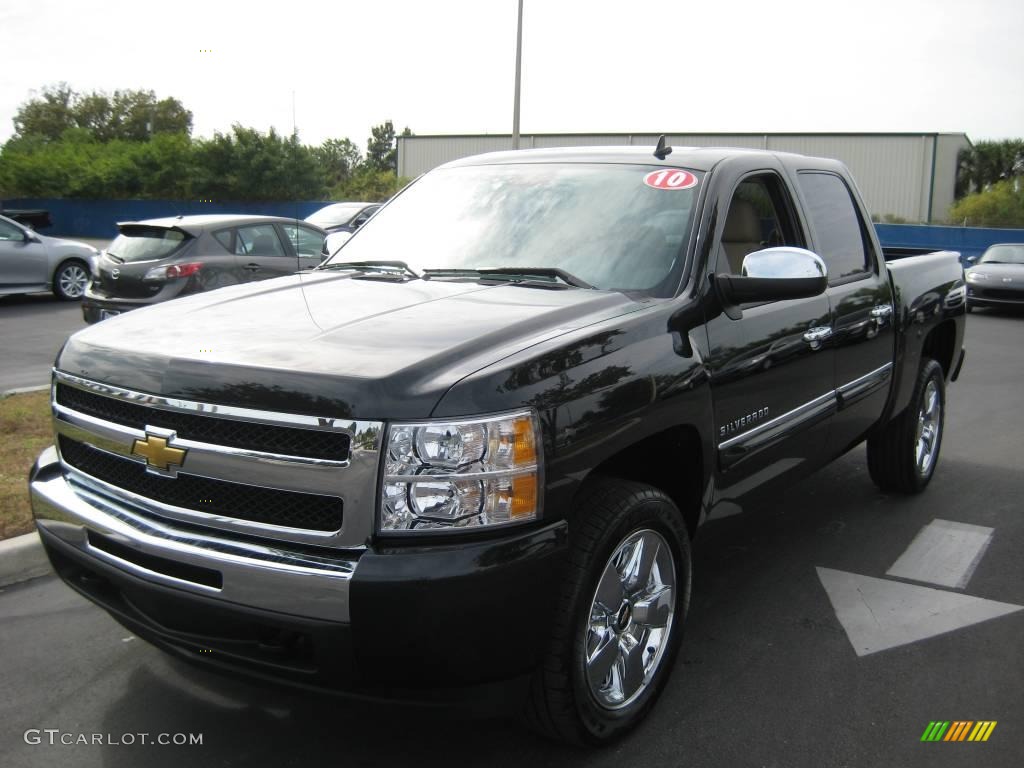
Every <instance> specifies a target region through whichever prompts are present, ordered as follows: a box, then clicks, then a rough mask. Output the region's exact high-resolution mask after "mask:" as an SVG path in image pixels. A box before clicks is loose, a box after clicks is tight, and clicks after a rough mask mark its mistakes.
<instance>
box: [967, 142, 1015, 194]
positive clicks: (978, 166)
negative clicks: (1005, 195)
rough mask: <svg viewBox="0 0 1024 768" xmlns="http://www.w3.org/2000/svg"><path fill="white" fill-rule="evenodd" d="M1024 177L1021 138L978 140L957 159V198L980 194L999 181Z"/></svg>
mask: <svg viewBox="0 0 1024 768" xmlns="http://www.w3.org/2000/svg"><path fill="white" fill-rule="evenodd" d="M1021 175H1024V139H1007V140H1005V141H979V142H978V143H977V144H975V145H974V146H973V147H968V148H966V149H962V150H960V154H959V155H958V157H957V178H956V196H957V197H958V198H960V197H963V196H964V195H968V194H970V193H972V192H982V191H984V190H985V189H986V188H987V187H989V186H991V185H992V184H995V183H996V182H998V181H1002V180H1005V179H1012V178H1015V177H1017V176H1021Z"/></svg>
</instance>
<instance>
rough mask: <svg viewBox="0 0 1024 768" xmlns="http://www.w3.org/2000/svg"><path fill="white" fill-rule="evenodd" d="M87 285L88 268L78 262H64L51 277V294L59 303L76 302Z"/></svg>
mask: <svg viewBox="0 0 1024 768" xmlns="http://www.w3.org/2000/svg"><path fill="white" fill-rule="evenodd" d="M88 284H89V268H88V267H87V266H86V265H85V264H83V263H82V262H80V261H65V262H64V263H63V264H61V265H60V266H59V267H58V268H57V271H56V272H55V273H54V275H53V292H54V294H56V296H57V298H58V299H60V300H61V301H78V300H79V299H81V298H82V296H83V295H84V294H85V287H86V286H87V285H88Z"/></svg>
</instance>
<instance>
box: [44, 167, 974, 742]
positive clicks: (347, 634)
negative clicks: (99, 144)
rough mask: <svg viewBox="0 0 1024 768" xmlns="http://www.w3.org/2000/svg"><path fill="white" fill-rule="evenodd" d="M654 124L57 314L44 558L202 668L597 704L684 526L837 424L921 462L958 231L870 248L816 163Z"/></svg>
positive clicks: (671, 645)
mask: <svg viewBox="0 0 1024 768" xmlns="http://www.w3.org/2000/svg"><path fill="white" fill-rule="evenodd" d="M667 149H668V148H663V147H659V149H658V150H656V151H655V152H653V153H652V152H651V150H650V149H648V148H641V147H628V148H627V147H621V148H620V147H614V148H613V147H601V148H591V149H587V148H581V149H558V150H528V151H524V152H509V153H500V154H494V155H486V156H482V157H471V158H466V159H463V160H458V161H455V162H452V163H449V164H447V165H445V166H442V167H440V168H437V169H435V170H433V171H430V172H429V173H426V174H424V175H423V176H422V177H420V178H419V180H417V181H415V182H414V183H413V184H412V185H410V186H409V187H408V188H407V189H406V190H405V191H404V192H403V193H402V194H401V195H400V196H398V197H396V198H395V199H393V200H392V201H391V202H389V203H388V204H387V205H385V206H384V207H383V208H381V210H380V212H379V213H378V214H377V215H376V216H374V217H373V219H372V220H371V221H370V222H369V223H368V224H366V225H365V226H364V227H363V228H362V229H361V230H360V231H359V233H358V234H357V235H356V236H355V237H353V238H352V239H351V240H350V241H349V242H348V243H347V244H346V245H345V246H344V247H343V248H342V249H341V251H340V252H339V253H338V255H337V256H336V257H333V258H331V259H329V260H328V261H326V262H325V263H324V264H323V265H321V267H319V268H318V269H316V270H314V271H313V272H312V273H311V274H308V275H305V274H304V275H293V276H290V277H283V278H280V279H278V280H273V281H268V282H265V283H261V284H259V285H251V286H242V287H240V288H238V289H237V290H235V291H233V294H232V299H233V301H230V302H225V301H221V300H219V299H218V297H217V296H215V295H213V296H201V295H200V296H194V297H191V298H190V299H188V300H187V301H182V302H172V303H170V304H167V305H164V306H160V307H154V308H152V309H150V310H148V311H146V312H145V313H138V314H137V315H136V316H134V317H132V316H128V317H124V318H119V319H118V320H115V321H114V322H112V323H108V324H100V325H99V326H94V327H91V328H86V329H84V330H82V331H79V332H78V333H76V334H74V335H73V336H71V338H70V339H69V340H68V342H67V344H66V345H65V346H64V348H63V350H62V351H61V352H60V354H59V356H58V358H57V360H56V363H55V373H54V388H53V393H54V394H53V398H54V400H53V413H54V424H55V432H56V447H54V448H49V449H47V450H46V451H45V452H44V453H43V454H42V455H41V456H40V458H39V460H38V461H37V463H36V465H35V467H34V468H33V469H32V472H31V476H30V487H31V494H32V499H33V502H32V503H33V509H34V511H35V516H36V521H37V524H38V528H39V532H40V534H41V538H42V541H43V544H44V546H45V547H46V550H47V552H48V553H49V556H50V559H51V561H52V563H53V565H54V568H55V570H56V572H57V573H58V574H59V575H60V577H61V578H63V579H64V580H65V582H66V583H67V584H69V585H70V586H71V587H72V588H73V589H75V590H77V591H78V592H79V593H81V594H82V595H84V596H85V597H87V598H88V599H89V600H91V601H93V602H95V603H97V604H98V605H100V606H102V607H104V608H105V609H106V610H108V611H109V612H110V613H111V614H112V615H113V617H114V618H115V619H117V620H118V621H120V622H121V623H122V624H124V625H125V626H126V627H128V628H129V631H131V632H132V633H133V634H135V635H137V636H139V637H141V638H144V639H147V640H149V641H151V642H153V643H154V644H156V645H157V646H159V647H160V648H163V649H164V650H166V651H168V652H170V653H172V654H174V655H176V656H177V657H179V658H181V659H185V660H188V661H190V662H192V663H194V664H197V665H205V666H206V667H207V668H208V669H216V670H220V671H229V670H230V671H233V672H234V673H235V674H238V675H251V676H253V677H255V678H263V679H267V678H274V679H278V680H284V681H289V682H292V683H295V684H297V685H299V686H301V687H303V688H306V689H308V688H309V687H311V686H317V687H322V688H329V689H348V690H354V691H356V692H357V693H359V694H362V695H367V696H373V695H384V694H385V693H386V694H388V695H395V694H396V692H398V691H402V692H404V693H406V694H410V693H414V692H415V691H416V690H417V689H419V690H420V692H421V693H420V695H421V696H423V697H424V698H426V699H431V698H432V697H434V696H436V693H437V691H436V689H445V690H446V691H451V690H453V689H457V688H459V687H462V686H466V687H472V686H479V685H481V684H488V685H489V686H491V690H492V691H493V690H494V686H497V685H498V684H499V683H502V682H508V681H517V682H519V681H525V682H528V683H529V695H528V696H527V695H523V696H522V698H521V699H519V698H517V701H521V703H522V706H523V707H524V709H525V714H526V716H527V721H528V722H530V723H532V724H533V725H534V726H535V727H536V728H538V729H540V730H542V731H544V732H545V733H548V734H550V735H552V736H554V737H557V738H560V739H565V740H567V741H572V742H581V743H587V744H603V743H607V742H609V741H611V740H613V739H615V738H616V737H618V736H621V735H622V734H623V733H625V732H626V731H627V730H628V729H630V728H631V727H632V726H634V725H636V724H637V723H638V722H639V721H640V720H641V719H642V718H643V717H644V716H645V715H646V714H647V713H648V712H649V711H650V709H651V707H652V705H653V704H654V703H655V700H656V699H657V697H658V695H659V693H660V691H661V690H662V689H663V688H664V687H665V685H666V683H667V682H668V681H669V676H670V673H672V671H673V668H674V667H675V672H674V674H675V675H676V678H677V679H678V678H679V676H681V675H685V673H686V669H685V667H684V666H683V665H676V664H674V661H675V658H676V654H677V652H678V650H679V647H680V642H681V636H682V627H683V623H684V621H686V620H687V619H688V613H689V610H688V605H689V596H690V588H691V557H690V551H691V540H692V539H693V537H694V534H695V533H696V532H697V530H698V529H699V528H700V527H701V526H702V525H704V524H705V523H706V522H707V521H708V520H709V519H715V518H716V517H719V516H722V514H725V513H731V511H733V510H734V509H735V506H736V505H737V504H740V505H746V504H747V503H748V502H751V501H754V500H755V499H756V498H757V497H758V496H759V495H760V494H763V493H764V492H765V490H766V489H767V488H769V487H772V486H774V487H779V486H787V485H789V484H791V483H793V482H794V481H795V480H797V479H798V478H800V477H803V476H805V475H807V474H809V473H810V472H812V471H814V470H816V469H818V468H820V467H822V466H824V465H825V464H827V463H828V462H829V461H832V460H833V459H836V458H837V457H839V456H841V455H843V454H844V453H846V452H847V451H849V450H850V449H852V448H853V447H854V446H856V445H858V444H860V443H862V442H864V441H866V442H867V471H868V473H869V474H870V476H871V478H872V479H873V480H874V481H875V483H876V484H877V485H879V486H880V487H881V488H883V489H885V490H886V491H888V492H893V493H902V494H913V493H919V492H921V491H923V490H925V488H926V487H927V486H928V484H929V482H930V481H931V479H932V477H933V476H934V474H935V471H936V467H937V466H938V461H939V451H940V446H941V443H942V437H943V432H944V415H945V411H946V398H945V392H946V385H947V383H948V382H950V381H955V380H956V378H957V376H958V374H959V372H960V368H961V365H962V364H963V360H964V353H963V336H964V326H965V313H964V304H965V301H964V297H965V294H966V290H965V285H964V279H963V269H962V267H961V265H960V262H959V257H958V254H956V253H951V252H939V253H932V254H929V255H925V256H916V257H908V258H904V259H901V260H899V261H897V262H894V263H892V264H887V262H886V259H885V257H884V255H883V253H882V250H881V248H880V247H879V244H878V240H877V237H876V235H875V231H874V228H873V227H872V226H871V219H870V216H869V214H868V211H867V209H866V208H865V207H864V205H863V202H862V201H861V199H860V197H859V195H858V193H857V188H856V186H855V184H854V182H853V179H852V178H851V176H850V173H849V171H848V170H847V169H846V167H845V166H844V165H842V164H841V163H839V162H837V161H834V160H826V159H820V158H812V157H802V156H798V155H787V154H783V153H777V152H760V151H748V150H738V149H689V148H687V149H679V150H677V151H676V152H674V153H672V154H669V151H666V150H667ZM668 212H671V213H668ZM428 228H429V237H428V236H425V233H427V232H428ZM780 342H781V343H780ZM210 349H213V350H214V351H215V352H219V353H220V354H222V355H223V356H224V359H222V360H218V359H217V358H211V357H210V356H209V355H208V354H207V352H208V351H209V350H210ZM776 352H778V354H777V355H775V353H776ZM772 355H775V356H774V358H773V357H771V356H772ZM768 359H772V364H771V365H766V364H765V362H766V361H767V360H768ZM748 363H753V364H748ZM723 371H725V372H726V374H727V375H724V376H723V375H721V374H722V372H723ZM835 492H836V493H841V492H842V489H840V488H837V489H835ZM880 535H884V530H883V531H882V533H881V534H880ZM705 607H706V606H705ZM795 620H796V617H788V618H780V621H795ZM74 632H75V627H74V626H68V627H66V628H65V629H64V634H65V635H66V636H67V642H68V643H69V644H73V643H74V642H75V639H74ZM725 677H726V678H728V675H726V676H725ZM681 682H685V681H681ZM510 691H519V692H520V693H523V694H525V692H526V689H525V686H524V687H523V688H516V687H515V686H511V687H510ZM719 692H720V694H721V695H723V696H729V695H732V692H731V691H730V690H729V686H728V685H723V686H719ZM675 698H677V699H678V697H675ZM705 704H706V706H705V709H707V710H708V711H714V710H715V707H716V705H715V704H714V703H713V702H707V703H705ZM694 705H695V706H696V707H698V708H700V707H701V706H702V703H701V702H695V703H694ZM669 719H671V718H669Z"/></svg>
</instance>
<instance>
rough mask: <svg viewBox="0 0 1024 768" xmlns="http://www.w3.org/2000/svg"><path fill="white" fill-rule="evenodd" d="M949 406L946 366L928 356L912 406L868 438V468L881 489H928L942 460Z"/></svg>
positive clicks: (916, 491) (920, 374)
mask: <svg viewBox="0 0 1024 768" xmlns="http://www.w3.org/2000/svg"><path fill="white" fill-rule="evenodd" d="M945 406H946V394H945V378H944V375H943V371H942V366H940V365H939V364H938V363H937V362H935V361H934V360H931V359H926V360H924V361H923V363H922V365H921V370H920V372H919V373H918V375H917V381H916V382H915V384H914V394H913V396H912V398H911V401H910V405H909V406H908V407H907V409H906V410H905V411H903V413H901V414H900V415H899V416H897V417H896V418H895V419H893V420H892V421H890V422H889V423H888V424H887V425H886V426H885V427H884V428H883V429H882V431H881V432H879V433H878V434H876V435H873V436H872V437H870V438H868V471H869V472H870V473H871V479H872V480H874V481H875V484H876V485H877V486H878V487H879V488H881V489H882V490H883V491H895V492H897V493H920V492H921V491H923V490H924V489H925V487H926V486H927V485H928V483H929V481H931V479H932V475H933V474H935V466H936V464H938V461H939V448H940V447H941V445H942V430H943V424H944V418H945Z"/></svg>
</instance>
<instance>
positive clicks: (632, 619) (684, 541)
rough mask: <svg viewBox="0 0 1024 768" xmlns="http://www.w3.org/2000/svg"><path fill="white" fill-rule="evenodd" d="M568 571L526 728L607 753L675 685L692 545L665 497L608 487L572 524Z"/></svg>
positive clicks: (622, 485)
mask: <svg viewBox="0 0 1024 768" xmlns="http://www.w3.org/2000/svg"><path fill="white" fill-rule="evenodd" d="M572 525H573V530H572V532H571V534H570V535H571V537H572V543H571V549H570V557H569V565H568V568H567V575H566V579H565V581H564V583H563V585H562V596H561V603H560V606H559V610H558V612H557V615H556V618H555V622H554V626H553V628H552V639H551V646H550V649H549V651H548V654H547V656H546V658H545V661H544V663H543V665H542V667H541V669H540V670H539V671H538V673H537V675H536V676H535V679H534V681H533V686H532V690H531V696H530V700H529V702H528V705H527V712H526V717H527V722H528V723H529V724H530V725H531V726H532V727H533V728H535V729H536V730H539V731H541V732H542V733H544V734H545V735H547V736H550V737H553V738H556V739H559V740H562V741H569V742H573V743H577V744H602V743H606V742H608V741H611V740H613V739H615V738H616V737H618V736H621V735H622V734H624V733H626V732H627V731H628V730H629V729H631V728H632V727H633V726H635V725H636V724H637V723H639V722H640V720H642V719H643V717H644V716H645V715H646V714H647V711H648V710H649V709H650V707H651V706H652V705H653V703H654V701H655V699H656V698H657V697H658V694H659V693H660V692H661V689H662V688H663V687H664V685H665V682H666V680H667V679H668V675H669V672H670V671H671V668H672V663H673V660H674V658H675V655H676V652H677V651H678V649H679V643H680V639H681V636H682V624H683V619H684V618H685V614H686V608H687V605H688V602H689V595H690V548H689V536H688V534H687V531H686V527H685V525H684V524H683V519H682V515H681V514H680V513H679V510H678V509H677V508H676V506H675V504H674V503H673V502H672V500H671V499H669V498H668V496H666V495H665V494H664V493H663V492H662V491H660V490H657V489H656V488H652V487H651V486H648V485H644V484H641V483H633V482H627V481H620V480H611V479H601V480H598V481H595V482H593V483H592V485H591V487H590V488H589V489H588V490H587V491H586V492H585V493H584V494H583V495H582V497H581V498H580V501H579V503H578V504H577V505H576V509H575V512H574V515H573V518H572Z"/></svg>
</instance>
